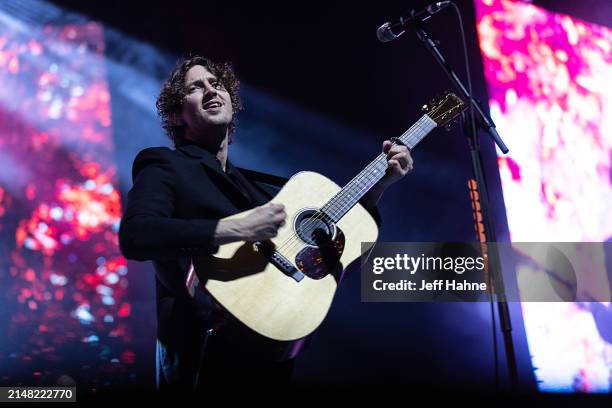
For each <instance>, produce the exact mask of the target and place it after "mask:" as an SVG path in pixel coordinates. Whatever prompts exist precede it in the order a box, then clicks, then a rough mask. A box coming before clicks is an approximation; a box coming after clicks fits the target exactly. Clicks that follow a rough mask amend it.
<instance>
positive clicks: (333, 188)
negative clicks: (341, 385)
mask: <svg viewBox="0 0 612 408" xmlns="http://www.w3.org/2000/svg"><path fill="white" fill-rule="evenodd" d="M464 109H465V105H464V103H463V101H462V100H461V99H460V98H458V97H457V96H456V95H454V94H452V93H449V92H447V93H446V94H444V95H443V96H442V97H440V98H437V99H435V100H432V101H431V102H430V104H429V105H425V106H424V107H423V110H424V112H425V114H424V115H423V116H422V117H421V118H420V119H419V120H418V121H417V122H416V123H415V124H414V125H413V126H412V127H410V129H408V130H407V131H406V132H404V133H403V134H402V135H401V136H400V137H398V138H396V143H401V144H404V145H406V146H407V147H408V148H409V149H412V148H414V147H415V146H416V145H417V144H418V143H419V142H420V141H421V140H422V139H423V138H424V137H425V136H426V135H427V134H428V133H429V132H431V131H432V130H433V129H435V128H436V127H439V126H445V125H447V124H448V123H449V122H450V121H451V120H452V119H454V118H455V117H456V116H457V115H458V114H459V113H460V112H462V111H463V110H464ZM387 167H388V164H387V159H386V155H385V154H383V153H381V154H379V155H378V157H376V158H375V159H374V160H373V161H372V162H371V163H370V164H368V165H367V166H366V167H365V168H364V169H363V170H362V171H361V172H360V173H359V174H357V176H355V177H354V178H353V179H352V180H351V181H350V182H349V183H348V184H346V185H345V186H344V187H342V188H341V187H340V186H338V185H337V184H336V183H334V182H333V181H331V180H330V179H328V178H327V177H325V176H323V175H321V174H318V173H314V172H309V171H304V172H300V173H297V174H295V175H294V176H293V177H291V179H290V180H289V181H288V182H287V183H286V184H285V185H284V186H283V188H282V189H281V190H280V191H279V193H278V194H277V195H276V196H275V197H274V198H273V199H272V200H271V202H273V203H279V204H283V205H284V206H285V211H286V213H287V222H286V224H285V225H284V226H283V227H281V228H280V229H279V230H278V235H277V236H276V237H275V238H273V239H271V240H268V241H265V242H233V243H229V244H225V245H221V246H220V247H219V250H218V251H217V253H216V254H214V255H213V256H201V257H198V258H197V259H196V258H194V259H192V262H191V267H190V270H189V274H188V278H187V287H188V290H189V291H190V293H191V294H192V295H193V294H194V291H196V290H205V291H208V292H209V293H210V294H211V295H212V296H213V298H214V299H215V300H216V301H217V302H218V303H219V304H220V305H221V306H222V307H223V308H224V309H225V310H226V311H227V312H229V313H230V314H231V315H233V316H234V317H235V318H236V319H238V320H239V321H240V322H241V323H242V324H244V325H245V326H247V327H248V328H250V329H252V330H254V331H255V332H257V333H259V334H261V335H263V336H265V337H267V338H269V339H272V340H276V341H282V342H288V341H293V340H297V339H301V338H303V337H305V336H307V335H308V334H310V333H311V332H313V331H314V330H315V329H316V328H317V327H318V326H319V325H320V324H321V322H322V321H323V319H324V318H325V316H326V315H327V312H328V310H329V308H330V306H331V303H332V300H333V298H334V294H335V293H336V288H337V287H338V283H339V281H340V277H341V274H342V272H343V270H344V269H345V268H346V267H347V266H348V265H349V264H350V263H351V262H353V261H354V260H356V259H357V258H359V256H360V255H361V243H362V242H375V241H376V239H377V237H378V227H377V225H376V222H375V221H374V219H373V218H372V216H371V215H370V214H369V213H368V211H366V209H365V208H364V207H363V206H361V204H359V200H360V199H361V198H362V197H363V196H364V195H365V193H367V192H368V190H370V188H372V187H373V186H374V185H375V184H376V183H377V182H378V181H379V180H380V179H381V178H382V177H383V176H384V174H385V172H386V170H387ZM250 211H253V210H249V211H245V212H242V213H239V214H235V215H232V216H230V217H227V218H226V219H234V218H241V217H244V216H246V215H247V214H249V212H250Z"/></svg>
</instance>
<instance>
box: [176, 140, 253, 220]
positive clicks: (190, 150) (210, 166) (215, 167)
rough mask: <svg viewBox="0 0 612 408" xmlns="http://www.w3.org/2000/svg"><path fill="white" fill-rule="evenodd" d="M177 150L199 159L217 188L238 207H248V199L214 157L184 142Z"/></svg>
mask: <svg viewBox="0 0 612 408" xmlns="http://www.w3.org/2000/svg"><path fill="white" fill-rule="evenodd" d="M177 149H178V150H180V151H182V152H183V153H185V154H187V155H188V156H191V157H194V158H197V159H199V160H200V164H201V165H202V166H203V167H204V170H205V171H206V172H207V173H208V175H209V176H210V178H211V180H213V182H214V183H215V184H216V185H217V186H219V188H220V189H221V190H222V191H223V192H224V193H225V194H226V195H227V196H228V197H229V198H230V200H232V201H234V202H235V203H236V205H237V206H238V207H241V208H244V209H247V208H249V207H250V200H249V198H248V197H247V196H245V195H244V193H243V192H242V190H241V189H240V188H239V187H238V186H237V185H236V184H235V183H234V182H233V181H232V180H231V179H230V178H229V177H228V175H227V174H225V172H224V171H223V169H222V168H221V165H220V164H219V163H218V162H217V160H216V158H215V157H214V156H213V155H212V154H211V153H210V152H207V151H206V150H204V149H202V148H201V147H199V146H197V145H194V144H185V145H182V146H178V147H177Z"/></svg>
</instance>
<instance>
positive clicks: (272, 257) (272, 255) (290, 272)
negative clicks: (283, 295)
mask: <svg viewBox="0 0 612 408" xmlns="http://www.w3.org/2000/svg"><path fill="white" fill-rule="evenodd" d="M253 249H254V250H255V251H256V252H259V253H261V254H262V255H263V256H265V257H266V259H267V260H268V261H269V262H270V263H271V264H272V265H274V266H276V268H277V269H278V270H280V271H281V272H282V273H284V274H285V275H287V276H289V277H290V278H293V279H294V280H295V281H296V282H299V281H301V280H302V279H304V274H303V273H302V272H301V271H300V270H299V269H297V268H296V267H295V266H293V264H292V263H291V262H290V261H289V260H288V259H287V258H286V257H285V256H284V255H283V254H281V253H280V252H278V251H277V250H276V249H274V248H273V247H272V245H270V243H269V242H261V241H258V242H255V243H254V244H253Z"/></svg>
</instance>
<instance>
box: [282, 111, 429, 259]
mask: <svg viewBox="0 0 612 408" xmlns="http://www.w3.org/2000/svg"><path fill="white" fill-rule="evenodd" d="M424 117H425V116H423V117H422V118H421V119H420V120H418V121H417V122H416V123H415V124H414V125H413V126H412V127H411V128H410V129H408V130H407V131H406V132H405V133H404V135H407V136H408V138H407V140H406V142H405V144H411V142H412V141H413V139H417V138H418V137H419V135H418V134H416V133H415V131H416V130H421V131H425V129H424V128H423V127H422V126H421V123H422V121H423V119H424ZM431 130H433V128H432V129H429V130H427V131H425V135H426V134H427V133H429V132H430V131H431ZM404 135H402V136H404ZM415 136H416V137H415ZM423 136H424V135H423ZM400 138H401V136H400ZM396 144H397V143H396V142H393V144H392V146H394V145H396ZM415 145H416V144H415ZM412 147H414V145H413V146H412ZM384 157H386V155H385V154H384V153H381V154H380V155H378V157H376V159H374V160H373V161H372V162H371V163H370V164H368V166H366V168H365V169H364V170H362V171H361V172H360V173H359V174H357V175H356V176H355V177H353V179H352V180H351V181H350V182H349V183H347V185H349V184H351V183H352V182H353V181H355V180H357V179H359V178H361V180H359V181H362V180H367V181H373V180H374V178H375V177H372V176H371V173H370V175H368V173H367V172H366V170H370V168H371V167H374V166H376V165H378V164H379V160H380V159H382V158H384ZM364 172H365V174H366V175H365V176H361V177H360V174H362V173H364ZM371 187H372V186H367V185H366V186H364V187H363V188H361V189H360V190H359V191H357V193H356V194H357V195H359V194H361V193H363V192H364V191H367V190H369V189H370V188H371ZM341 193H342V190H341V191H340V192H339V193H337V194H336V195H335V196H334V197H332V199H330V200H329V201H328V202H327V203H326V204H325V205H323V207H321V208H324V207H326V206H328V205H335V204H336V203H334V201H338V200H340V198H341ZM355 204H356V203H354V204H348V203H347V204H344V205H343V206H341V207H340V208H339V211H336V212H338V213H342V212H344V213H346V212H347V211H348V209H350V207H352V206H353V205H355ZM325 216H328V217H331V216H330V215H329V214H327V213H325V212H323V211H319V212H318V214H317V216H315V217H313V218H310V219H309V220H308V222H307V223H305V224H304V225H303V226H302V228H301V229H302V231H304V230H307V231H306V232H308V233H310V231H308V229H309V228H311V227H312V226H313V225H314V224H316V221H317V220H322V219H323V217H325ZM312 232H314V230H313V231H312ZM302 242H303V240H302V239H301V238H300V237H299V236H297V235H296V234H295V232H293V231H292V236H291V237H289V238H288V239H286V240H285V242H283V244H281V245H280V246H279V247H278V248H277V251H281V250H283V251H287V250H291V249H293V248H294V247H295V246H296V245H299V244H301V243H302ZM287 245H290V246H287Z"/></svg>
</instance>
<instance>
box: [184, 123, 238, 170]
mask: <svg viewBox="0 0 612 408" xmlns="http://www.w3.org/2000/svg"><path fill="white" fill-rule="evenodd" d="M185 139H186V140H188V141H190V142H191V143H194V144H196V145H198V146H200V147H202V148H203V149H205V150H207V151H209V152H210V153H212V154H214V155H215V158H216V159H217V160H218V161H219V164H220V165H221V168H222V169H223V171H225V169H226V168H227V153H228V140H229V133H228V132H226V133H225V137H224V138H223V139H222V140H221V142H218V143H215V142H212V143H211V141H210V139H204V140H200V138H197V139H196V138H193V137H190V135H185ZM207 142H208V143H207Z"/></svg>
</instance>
